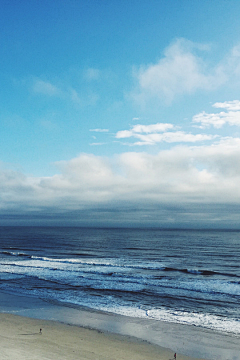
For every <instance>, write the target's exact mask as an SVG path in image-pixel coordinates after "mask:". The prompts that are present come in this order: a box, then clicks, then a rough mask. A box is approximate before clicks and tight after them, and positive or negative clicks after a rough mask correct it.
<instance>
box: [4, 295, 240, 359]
mask: <svg viewBox="0 0 240 360" xmlns="http://www.w3.org/2000/svg"><path fill="white" fill-rule="evenodd" d="M10 315H11V316H14V315H18V316H17V317H16V316H15V317H14V319H15V320H14V322H17V323H18V326H20V323H21V326H22V327H23V326H24V325H23V324H25V323H26V324H28V323H29V322H30V323H31V324H32V325H31V326H34V327H35V328H39V329H40V328H43V325H41V324H43V323H44V324H45V325H44V327H45V326H47V327H48V326H50V325H51V327H52V329H53V330H54V331H55V332H58V331H60V330H59V329H60V327H61V329H62V330H61V331H63V332H65V331H70V330H69V329H73V328H74V329H75V328H78V329H82V330H81V331H87V332H89V331H90V333H88V334H89V335H88V339H90V337H91V335H90V334H91V331H93V333H92V335H93V334H95V333H97V334H102V335H101V336H104V337H105V338H106V339H108V340H106V339H105V341H107V342H108V341H110V339H113V338H114V339H115V338H116V337H117V338H118V341H121V342H122V346H123V347H125V345H126V344H125V343H126V341H127V343H128V342H129V341H130V343H131V344H132V343H133V344H135V345H134V346H136V344H138V345H139V344H141V347H142V346H143V347H144V346H145V345H146V347H147V348H149V347H152V353H151V351H150V350H148V351H150V353H151V354H155V350H154V349H156V348H157V349H158V353H159V356H158V357H157V358H159V359H163V360H164V359H165V358H166V359H167V360H169V359H173V355H174V353H175V352H176V353H177V355H178V357H177V358H178V359H192V360H193V359H211V360H213V359H218V360H220V359H223V360H226V359H229V360H239V354H240V341H239V338H238V337H233V336H229V335H225V334H221V333H217V332H213V331H212V330H206V329H201V328H198V327H194V326H189V325H182V324H174V323H166V322H161V321H153V320H145V319H144V320H143V319H139V318H130V317H126V316H122V315H115V314H112V313H102V312H100V311H99V312H98V311H94V310H91V309H80V308H78V307H71V306H70V305H69V306H66V304H62V305H61V304H58V305H57V304H53V303H49V302H45V301H44V300H40V299H37V298H33V297H28V296H17V295H13V294H8V293H5V292H0V318H1V324H2V325H0V331H1V332H2V331H3V329H2V327H3V323H4V321H5V320H6V317H8V316H10ZM11 316H10V318H11ZM16 319H18V321H17V320H16ZM26 319H27V320H26ZM11 321H13V320H11ZM49 322H50V323H51V324H50V323H49ZM6 323H7V322H6ZM30 323H29V324H30ZM64 326H66V328H64ZM39 329H38V331H39ZM67 329H68V330H67ZM26 330H27V329H26ZM74 331H77V330H74ZM52 336H53V337H54V335H52ZM59 336H60V335H59ZM61 336H62V335H61ZM61 336H60V337H61ZM94 336H95V335H94ZM76 339H77V338H76ZM19 341H20V339H19ZM41 341H43V340H41ZM54 341H55V343H56V344H57V339H55V340H54ZM86 341H87V340H86ZM89 341H90V340H89ZM96 341H97V340H96ZM19 346H20V343H19ZM24 346H25V345H24ZM56 346H57V345H56ZM76 346H77V345H76ZM108 346H110V344H109V345H108ZM111 346H113V345H111ZM134 346H133V347H134ZM136 349H137V348H136ZM136 349H135V350H136ZM76 351H80V349H78V350H77V348H76ZM136 351H137V350H136ZM146 351H147V350H146ZM151 354H149V355H148V357H146V356H145V358H144V359H151V356H152V355H151ZM160 354H161V355H160ZM180 354H182V355H180ZM58 355H59V354H58ZM95 355H96V354H95ZM138 355H139V354H138ZM123 356H124V355H123ZM126 356H127V355H126ZM132 356H133V355H132ZM155 356H156V354H155ZM5 358H6V359H11V357H9V358H8V357H5ZM18 358H19V357H18ZM58 358H59V356H58ZM77 358H78V359H81V357H79V355H78V357H77ZM83 358H84V359H85V358H86V357H83ZM112 358H114V357H112ZM155 358H156V357H155ZM23 359H24V357H23ZM26 359H27V358H26ZM36 359H43V358H42V357H39V358H36ZM51 359H52V357H51ZM59 359H61V358H59ZM69 359H70V358H69ZM73 359H75V358H73ZM89 359H90V358H89ZM94 359H95V358H94ZM99 359H100V357H99ZM103 359H107V357H106V358H103ZM116 359H120V357H116ZM122 359H125V358H124V357H122ZM126 359H128V357H126ZM132 359H134V357H132ZM138 359H141V357H138Z"/></svg>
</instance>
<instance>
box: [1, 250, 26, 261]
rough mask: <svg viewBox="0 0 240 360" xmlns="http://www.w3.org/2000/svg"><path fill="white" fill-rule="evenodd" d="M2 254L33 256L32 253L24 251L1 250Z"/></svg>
mask: <svg viewBox="0 0 240 360" xmlns="http://www.w3.org/2000/svg"><path fill="white" fill-rule="evenodd" d="M0 254H3V255H10V256H23V257H27V258H29V259H30V258H31V255H29V254H25V253H23V252H14V251H7V250H5V251H1V252H0Z"/></svg>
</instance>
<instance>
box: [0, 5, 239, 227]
mask: <svg viewBox="0 0 240 360" xmlns="http://www.w3.org/2000/svg"><path fill="white" fill-rule="evenodd" d="M239 16H240V1H239V0H227V1H226V0H211V1H208V0H181V1H178V0H131V1H129V0H121V1H119V0H58V1H46V0H41V1H37V0H24V1H18V0H12V1H7V0H1V2H0V41H1V47H0V81H1V87H0V225H2V226H4V225H8V226H15V225H30V226H37V225H46V226H57V225H59V226H94V227H97V226H104V227H105V226H107V227H108V226H109V227H124V226H126V227H139V226H142V227H160V228H201V229H202V228H233V229H239V228H240V22H239Z"/></svg>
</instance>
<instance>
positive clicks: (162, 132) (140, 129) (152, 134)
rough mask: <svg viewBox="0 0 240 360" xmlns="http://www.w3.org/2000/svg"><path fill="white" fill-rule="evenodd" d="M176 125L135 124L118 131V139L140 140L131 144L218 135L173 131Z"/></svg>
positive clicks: (211, 137) (207, 138)
mask: <svg viewBox="0 0 240 360" xmlns="http://www.w3.org/2000/svg"><path fill="white" fill-rule="evenodd" d="M175 128H176V127H175V126H174V125H172V124H164V123H158V124H152V125H140V124H138V125H135V126H133V127H132V129H131V130H122V131H118V132H117V133H116V138H117V139H126V138H131V137H132V138H135V139H139V140H140V141H138V142H135V143H133V144H132V143H129V145H154V144H156V143H159V142H167V143H174V142H190V143H191V142H192V143H193V142H197V141H205V140H212V139H214V138H216V137H217V136H216V135H205V134H197V135H194V134H190V133H186V132H184V131H172V132H169V131H167V130H174V129H175Z"/></svg>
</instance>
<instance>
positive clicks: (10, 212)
mask: <svg viewBox="0 0 240 360" xmlns="http://www.w3.org/2000/svg"><path fill="white" fill-rule="evenodd" d="M239 158H240V139H239V138H225V139H221V140H220V141H219V142H218V143H215V144H212V145H209V146H206V145H204V146H193V147H189V146H184V145H181V146H176V147H173V148H171V149H169V150H162V151H160V152H159V153H158V154H156V155H150V154H147V153H145V152H125V153H122V154H120V155H116V156H114V157H111V158H110V157H109V158H104V157H100V156H94V155H92V154H80V155H79V156H78V157H76V158H74V159H72V160H70V161H64V162H59V163H57V164H56V166H57V167H58V169H59V174H56V175H54V176H52V177H42V178H41V177H39V178H32V177H28V176H25V175H23V174H21V173H19V172H14V171H9V170H4V169H3V168H2V169H1V172H0V184H1V194H2V201H1V207H0V214H1V215H2V220H3V219H5V216H6V215H7V216H8V221H10V222H11V221H13V222H14V221H17V219H18V217H19V214H22V219H23V218H25V220H24V221H25V222H26V214H31V215H29V216H30V218H31V219H34V217H35V218H36V219H38V217H39V218H41V219H42V221H43V219H44V221H45V222H46V223H48V222H49V221H53V222H54V223H56V224H62V223H64V222H63V218H64V219H65V220H64V221H65V223H67V224H68V221H70V219H71V222H70V223H71V224H72V222H75V223H74V224H75V225H77V224H80V225H81V224H82V222H83V223H84V224H90V223H91V221H92V222H94V223H95V224H99V222H100V223H101V224H102V225H104V224H105V225H106V224H107V225H109V224H110V225H117V224H118V222H121V221H122V222H123V223H124V224H125V225H139V224H140V225H143V224H145V225H146V224H147V225H150V226H161V225H162V226H172V227H174V226H178V225H179V224H180V223H181V224H184V225H185V226H193V225H194V221H196V220H197V222H198V226H199V224H200V225H201V224H202V226H207V225H209V224H210V226H212V224H213V223H214V224H218V225H219V224H220V226H221V225H224V224H229V222H230V223H231V221H232V220H233V219H234V221H236V219H238V220H239V216H238V213H237V212H236V208H238V206H239V203H240V188H239V186H238V184H239V183H240V163H239ZM213 205H214V206H213ZM210 208H211V209H212V210H211V211H210V212H209V209H210ZM226 209H227V212H226ZM206 210H208V216H207V217H206ZM232 213H234V214H233V215H234V216H233V217H230V215H231V214H232ZM47 214H48V216H47ZM24 215H25V217H24ZM11 219H12V220H11ZM36 219H35V220H36ZM68 219H69V220H68ZM101 219H102V220H101ZM104 219H105V220H104ZM124 219H125V220H124ZM194 219H195V220H194ZM231 219H232V220H231ZM18 221H20V220H19V219H18ZM36 221H37V220H36ZM101 221H102V222H101Z"/></svg>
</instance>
